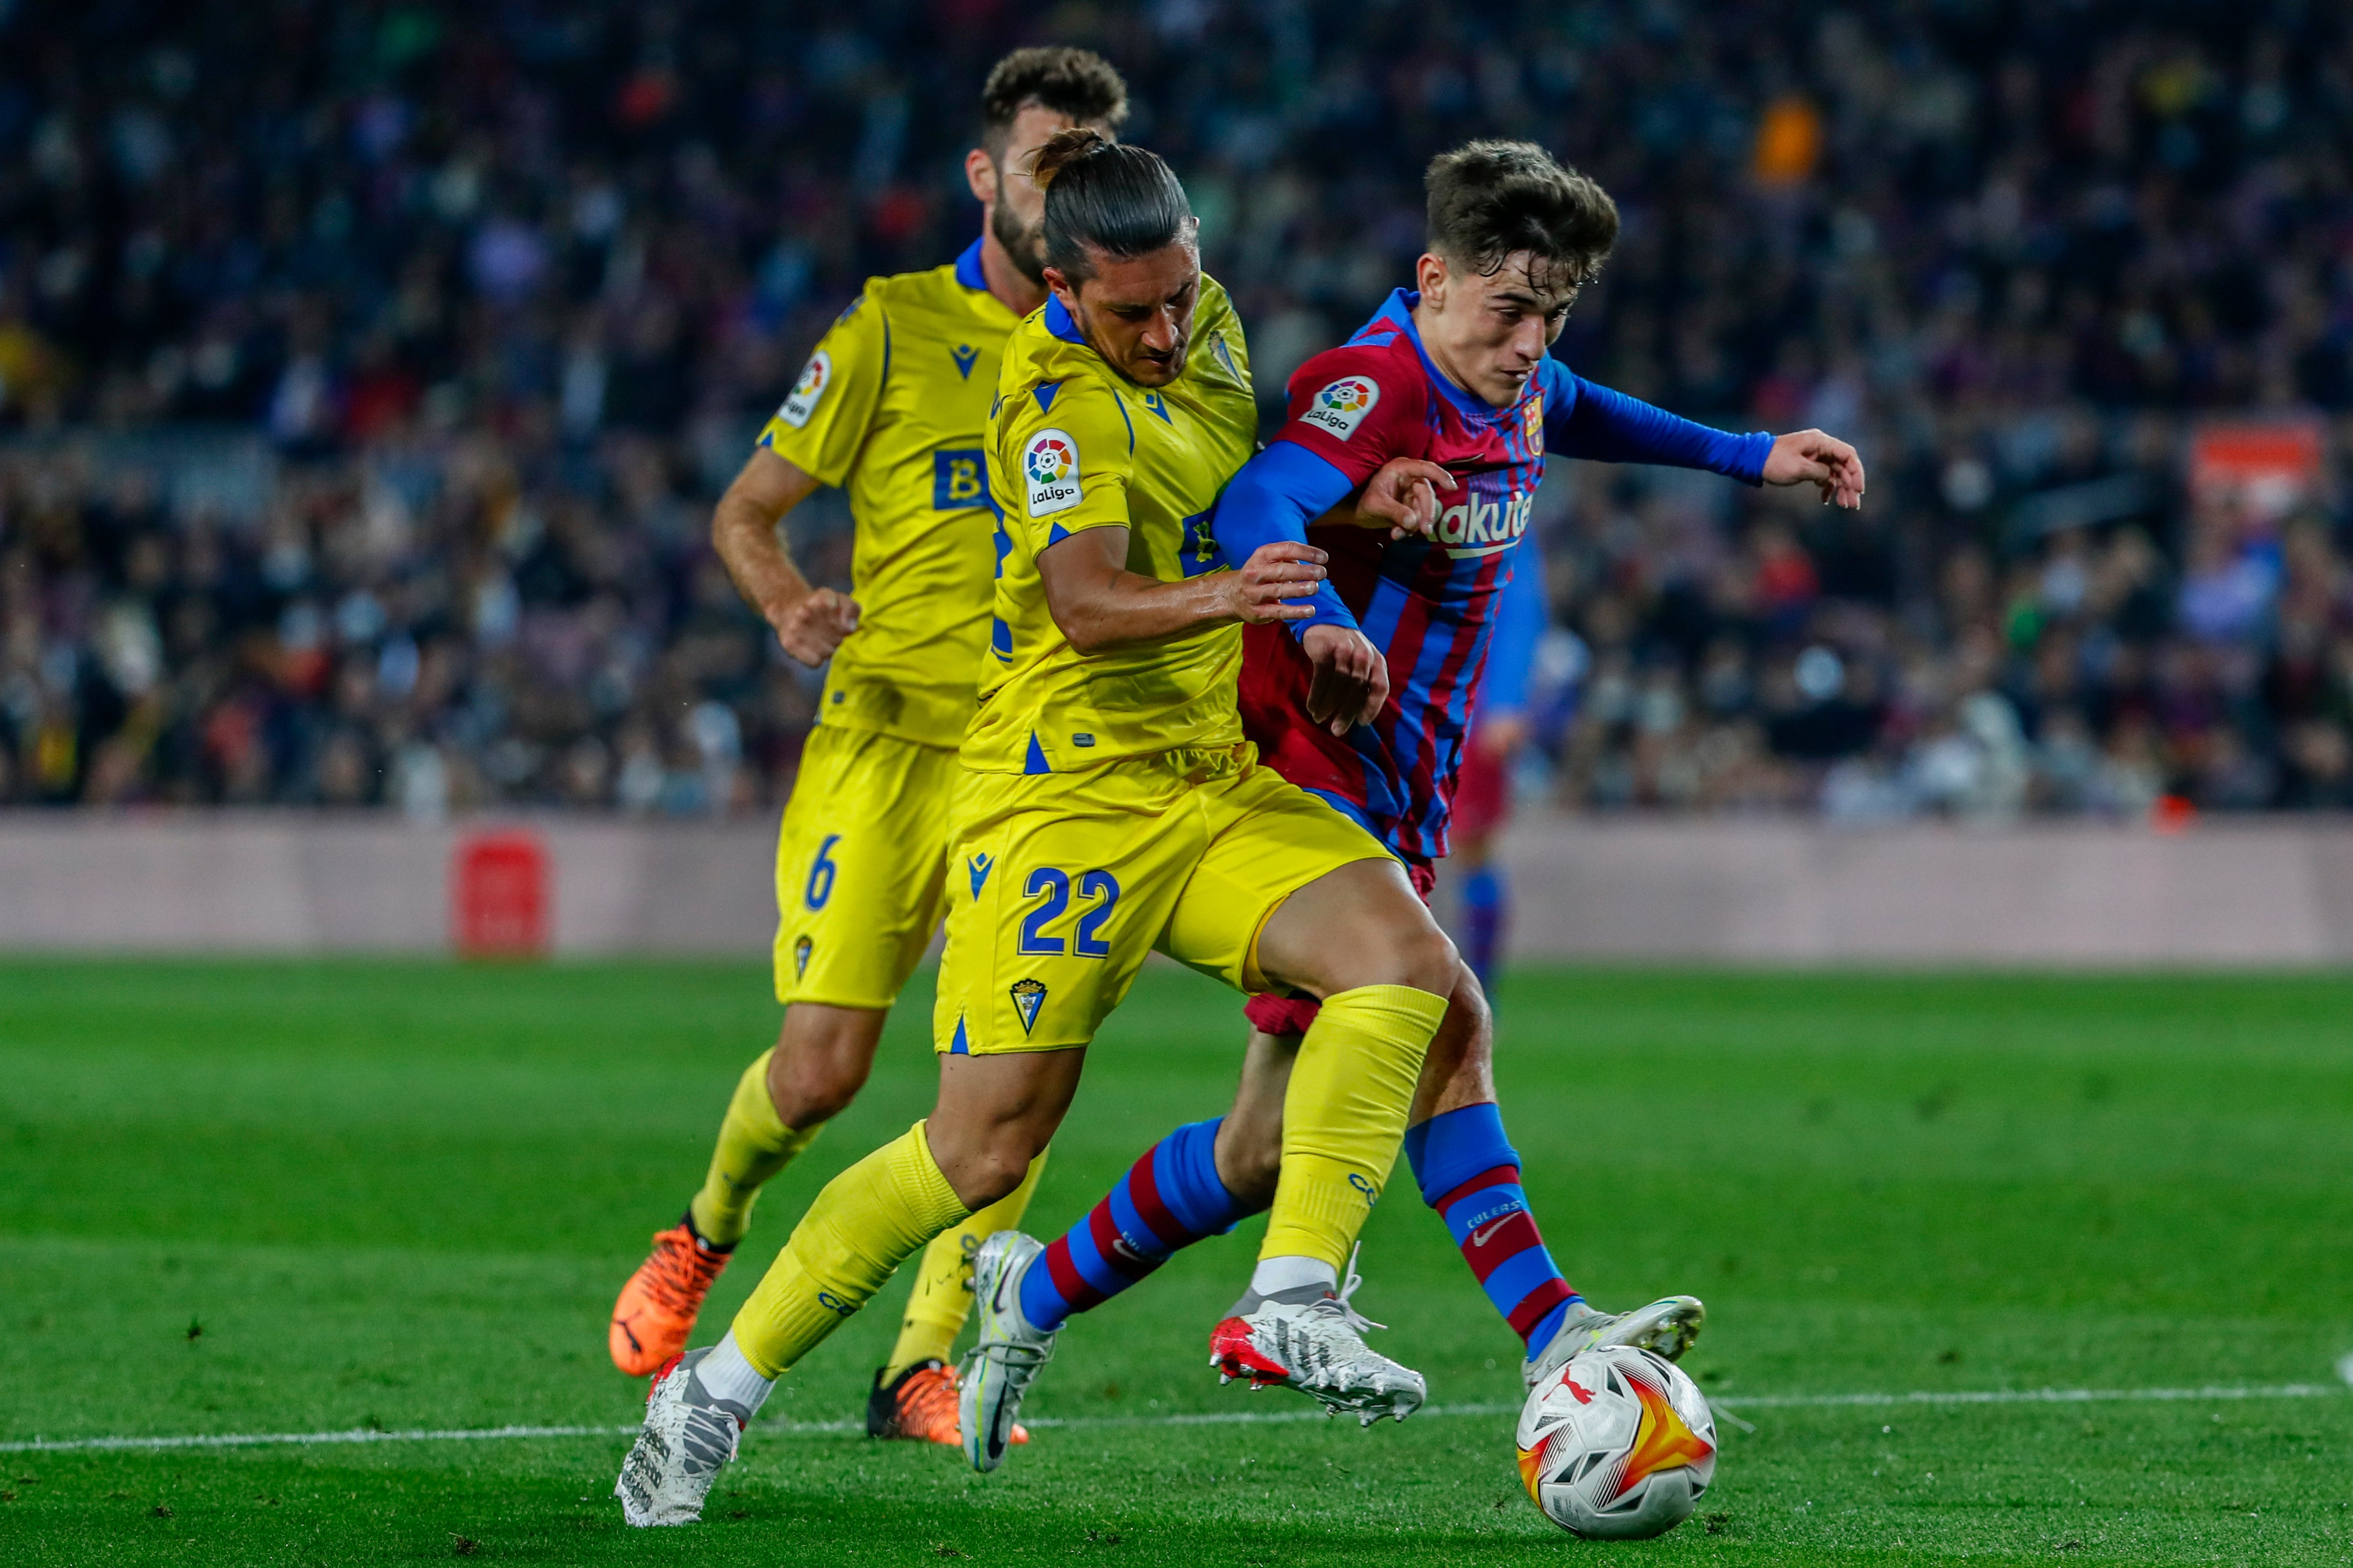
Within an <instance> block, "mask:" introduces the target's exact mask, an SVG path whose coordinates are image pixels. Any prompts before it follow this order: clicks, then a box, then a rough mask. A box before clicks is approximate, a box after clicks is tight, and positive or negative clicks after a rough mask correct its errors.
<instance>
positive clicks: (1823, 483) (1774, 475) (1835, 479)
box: [1765, 430, 1862, 511]
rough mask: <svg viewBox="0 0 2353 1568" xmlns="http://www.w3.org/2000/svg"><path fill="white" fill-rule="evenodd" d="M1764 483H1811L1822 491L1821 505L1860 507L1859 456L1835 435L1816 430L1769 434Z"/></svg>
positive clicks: (1852, 508)
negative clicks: (1774, 435)
mask: <svg viewBox="0 0 2353 1568" xmlns="http://www.w3.org/2000/svg"><path fill="white" fill-rule="evenodd" d="M1765 482H1766V483H1767V484H1768V485H1811V486H1813V487H1814V488H1815V489H1818V490H1820V491H1821V493H1822V504H1823V505H1824V506H1829V505H1831V504H1832V503H1834V502H1835V503H1836V504H1837V505H1839V506H1841V507H1844V508H1845V509H1846V510H1849V511H1858V510H1862V458H1860V457H1858V456H1857V455H1856V454H1855V449H1854V448H1853V447H1850V446H1848V445H1847V444H1846V443H1845V442H1843V441H1841V440H1840V439H1839V438H1838V437H1835V436H1825V435H1823V434H1822V433H1821V432H1820V431H1819V430H1798V431H1793V432H1792V433H1790V434H1789V435H1787V436H1776V437H1773V450H1772V451H1771V452H1769V453H1768V454H1767V456H1766V458H1765Z"/></svg>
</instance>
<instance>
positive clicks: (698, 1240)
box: [606, 1219, 735, 1377]
mask: <svg viewBox="0 0 2353 1568" xmlns="http://www.w3.org/2000/svg"><path fill="white" fill-rule="evenodd" d="M734 1255H735V1249H734V1248H733V1247H729V1248H727V1249H726V1250H725V1251H719V1250H717V1249H715V1248H712V1247H710V1246H708V1245H706V1244H705V1243H704V1242H703V1240H702V1237H698V1236H696V1235H695V1234H694V1227H693V1226H692V1225H691V1224H690V1223H689V1222H687V1221H686V1220H683V1219H681V1220H680V1221H679V1222H678V1224H676V1225H675V1226H671V1227H670V1229H668V1230H663V1231H656V1232H655V1233H654V1250H653V1255H652V1256H651V1257H649V1258H647V1259H646V1260H645V1261H644V1262H643V1263H640V1264H638V1271H637V1272H636V1273H635V1274H632V1275H630V1276H629V1282H628V1284H627V1285H624V1286H622V1287H621V1299H620V1300H617V1301H616V1302H614V1303H613V1322H612V1327H611V1330H610V1331H609V1332H608V1333H607V1336H606V1337H607V1341H608V1342H610V1344H611V1346H612V1351H613V1364H614V1365H615V1366H617V1367H619V1368H620V1369H621V1370H622V1371H623V1372H626V1373H628V1374H629V1375H630V1376H631V1377H646V1376H649V1375H650V1374H651V1373H654V1372H656V1371H658V1370H659V1368H660V1366H661V1364H662V1363H664V1362H666V1361H670V1360H673V1359H674V1358H676V1357H677V1356H678V1355H679V1354H680V1352H683V1351H684V1350H685V1349H686V1340H687V1336H688V1335H689V1334H691V1333H692V1332H694V1317H695V1314H696V1313H698V1312H700V1311H702V1299H703V1298H704V1297H705V1296H708V1295H710V1294H711V1286H712V1281H713V1280H715V1279H718V1278H719V1272H720V1270H721V1269H723V1268H726V1267H727V1260H728V1259H729V1258H732V1257H733V1256H734Z"/></svg>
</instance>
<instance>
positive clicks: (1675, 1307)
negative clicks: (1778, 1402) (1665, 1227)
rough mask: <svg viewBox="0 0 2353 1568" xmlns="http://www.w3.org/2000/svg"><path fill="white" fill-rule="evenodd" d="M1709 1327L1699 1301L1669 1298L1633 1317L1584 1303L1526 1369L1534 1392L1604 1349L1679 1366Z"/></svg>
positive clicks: (1522, 1371)
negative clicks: (1630, 1348)
mask: <svg viewBox="0 0 2353 1568" xmlns="http://www.w3.org/2000/svg"><path fill="white" fill-rule="evenodd" d="M1706 1321H1707V1309H1706V1308H1705V1307H1704V1306H1703V1305H1701V1304H1700V1299H1699V1298H1698V1297H1696V1296H1664V1297H1661V1298H1660V1299H1659V1300H1655V1301H1653V1302H1651V1304H1650V1305H1649V1306H1647V1307H1637V1308H1635V1309H1634V1310H1632V1311H1630V1312H1597V1311H1595V1310H1593V1309H1592V1308H1591V1307H1588V1306H1586V1305H1585V1304H1584V1303H1582V1302H1579V1303H1578V1304H1577V1306H1576V1307H1574V1308H1572V1309H1570V1310H1569V1312H1568V1315H1567V1317H1565V1318H1563V1319H1562V1320H1561V1321H1560V1327H1559V1328H1558V1329H1556V1330H1555V1331H1553V1336H1552V1342H1551V1343H1550V1344H1547V1345H1546V1346H1545V1348H1544V1349H1543V1350H1542V1351H1541V1352H1538V1353H1537V1354H1536V1355H1535V1356H1534V1357H1532V1358H1530V1359H1529V1361H1528V1362H1527V1363H1525V1365H1523V1366H1522V1367H1521V1368H1520V1376H1521V1379H1522V1380H1523V1381H1524V1382H1525V1383H1526V1384H1527V1385H1528V1387H1529V1388H1531V1389H1533V1388H1535V1385H1536V1384H1539V1383H1542V1382H1543V1381H1544V1380H1545V1379H1546V1378H1547V1377H1549V1376H1551V1375H1552V1374H1553V1373H1556V1372H1558V1371H1559V1370H1560V1369H1561V1368H1562V1367H1564V1366H1567V1364H1568V1363H1569V1358H1570V1357H1572V1356H1577V1355H1581V1354H1583V1353H1584V1352H1587V1351H1589V1350H1594V1349H1597V1348H1599V1346H1602V1345H1637V1346H1640V1347H1641V1349H1643V1350H1646V1351H1655V1352H1658V1353H1659V1354H1660V1355H1662V1356H1664V1357H1666V1358H1667V1359H1668V1360H1669V1361H1673V1360H1675V1359H1677V1358H1678V1357H1680V1356H1681V1355H1682V1354H1683V1352H1685V1351H1687V1350H1689V1349H1691V1347H1692V1342H1693V1341H1694V1340H1695V1339H1697V1338H1699V1331H1700V1329H1701V1327H1702V1326H1703V1325H1704V1324H1705V1323H1706Z"/></svg>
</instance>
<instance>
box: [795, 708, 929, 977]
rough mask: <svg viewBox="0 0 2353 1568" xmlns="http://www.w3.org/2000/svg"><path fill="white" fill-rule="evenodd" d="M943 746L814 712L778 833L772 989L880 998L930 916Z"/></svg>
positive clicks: (907, 968) (917, 958)
mask: <svg viewBox="0 0 2353 1568" xmlns="http://www.w3.org/2000/svg"><path fill="white" fill-rule="evenodd" d="M961 772H962V770H960V769H959V768H958V767H957V766H956V754H955V750H954V749H953V748H949V747H942V746H925V745H920V744H917V743H916V742H913V741H902V740H899V739H897V738H896V737H893V736H890V735H878V734H875V733H873V732H871V731H865V730H844V729H838V728H835V727H833V726H830V725H825V724H820V725H818V727H817V728H816V729H815V730H813V731H810V732H809V738H808V743H807V746H806V747H804V748H803V750H802V752H801V771H800V776H799V777H798V778H797V779H796V780H794V782H793V795H792V799H790V800H789V801H787V802H786V805H785V821H784V827H783V829H782V831H780V832H779V833H778V834H777V836H776V914H777V921H776V1000H777V1001H779V1002H786V1003H791V1002H818V1003H823V1004H826V1005H829V1006H835V1007H888V1006H890V1005H891V1004H892V1000H893V999H894V998H896V997H897V996H898V994H899V988H900V987H901V986H902V985H904V984H907V976H908V975H910V974H912V973H914V971H915V965H916V964H918V963H922V962H923V950H924V949H925V948H926V947H928V946H930V945H931V941H932V932H933V931H934V929H936V928H937V927H938V925H939V922H940V893H941V886H942V879H943V878H944V874H945V870H946V859H945V856H946V851H947V835H948V805H949V802H950V801H951V800H952V799H953V798H954V796H955V787H956V784H957V781H958V779H959V777H960V776H961Z"/></svg>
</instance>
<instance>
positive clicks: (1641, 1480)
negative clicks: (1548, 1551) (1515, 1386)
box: [1519, 1345, 1715, 1541]
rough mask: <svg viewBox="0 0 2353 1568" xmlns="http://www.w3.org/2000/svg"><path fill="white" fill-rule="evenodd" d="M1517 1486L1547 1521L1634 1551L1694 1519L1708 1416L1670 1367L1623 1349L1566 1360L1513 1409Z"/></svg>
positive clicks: (1708, 1455) (1710, 1426)
mask: <svg viewBox="0 0 2353 1568" xmlns="http://www.w3.org/2000/svg"><path fill="white" fill-rule="evenodd" d="M1519 1444H1520V1479H1521V1480H1522V1481H1523V1482H1525V1484H1526V1486H1527V1489H1528V1496H1530V1497H1531V1498H1534V1499H1535V1504H1536V1507H1538V1508H1540V1509H1542V1510H1544V1513H1545V1517H1546V1519H1549V1520H1551V1521H1553V1522H1554V1523H1555V1524H1557V1525H1559V1526H1560V1527H1561V1528H1562V1529H1564V1530H1567V1531H1572V1532H1574V1533H1575V1534H1577V1535H1583V1536H1588V1537H1590V1538H1592V1539H1594V1540H1598V1541H1642V1540H1647V1539H1648V1538H1649V1537H1651V1536H1653V1535H1662V1534H1664V1533H1665V1532H1666V1531H1670V1530H1672V1529H1673V1528H1674V1527H1675V1526H1676V1525H1678V1524H1681V1523H1682V1522H1683V1521H1684V1520H1686V1519H1689V1518H1690V1517H1691V1516H1692V1510H1694V1509H1695V1508H1697V1507H1698V1506H1699V1500H1700V1498H1701V1496H1702V1495H1703V1494H1704V1493H1705V1492H1706V1490H1707V1488H1708V1483H1709V1482H1711V1481H1713V1480H1714V1479H1715V1412H1713V1411H1711V1410H1709V1409H1708V1407H1707V1401H1706V1399H1704V1397H1702V1395H1701V1394H1700V1391H1699V1385H1698V1384H1695V1383H1694V1382H1692V1380H1691V1379H1690V1378H1688V1377H1685V1376H1684V1375H1683V1373H1681V1372H1678V1371H1677V1370H1676V1369H1675V1366H1674V1363H1672V1362H1669V1361H1667V1360H1666V1359H1665V1358H1663V1357H1662V1356H1657V1355H1653V1354H1652V1353H1651V1352H1649V1351H1646V1350H1637V1349H1635V1348H1634V1347H1632V1346H1630V1345H1609V1346H1604V1347H1603V1348H1601V1349H1599V1350H1590V1351H1587V1352H1583V1353H1582V1354H1580V1355H1576V1356H1572V1357H1570V1358H1569V1361H1568V1364H1567V1365H1566V1366H1564V1367H1562V1368H1561V1369H1560V1370H1559V1371H1558V1372H1556V1373H1553V1374H1552V1375H1551V1376H1550V1377H1548V1378H1546V1379H1545V1381H1544V1382H1543V1383H1541V1384H1538V1385H1537V1386H1536V1389H1535V1392H1534V1393H1533V1394H1529V1395H1528V1402H1527V1404H1526V1405H1523V1406H1522V1407H1521V1409H1520V1431H1519Z"/></svg>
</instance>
